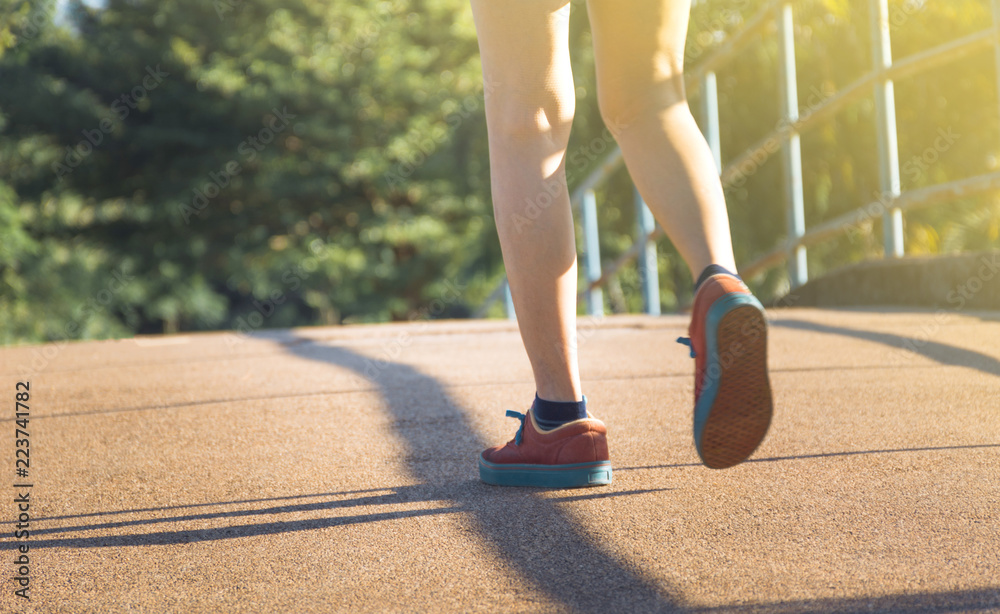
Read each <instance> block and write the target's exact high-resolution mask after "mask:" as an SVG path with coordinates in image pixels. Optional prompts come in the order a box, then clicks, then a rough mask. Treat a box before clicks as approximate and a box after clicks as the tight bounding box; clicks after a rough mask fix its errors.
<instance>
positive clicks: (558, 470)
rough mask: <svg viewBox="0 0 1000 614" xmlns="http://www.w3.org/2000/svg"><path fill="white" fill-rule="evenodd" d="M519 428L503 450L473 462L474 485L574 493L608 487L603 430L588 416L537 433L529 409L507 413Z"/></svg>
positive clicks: (494, 450)
mask: <svg viewBox="0 0 1000 614" xmlns="http://www.w3.org/2000/svg"><path fill="white" fill-rule="evenodd" d="M507 415H508V416H510V417H512V418H518V419H520V420H521V427H520V428H519V429H518V430H517V434H516V435H515V436H514V439H512V440H511V441H509V442H507V445H503V446H495V447H492V448H490V449H488V450H485V451H483V453H482V454H481V455H480V456H479V479H481V480H482V481H484V482H486V483H488V484H497V485H500V486H542V487H547V488H574V487H578V486H600V485H602V484H610V483H611V461H610V460H608V458H609V457H608V438H607V434H608V429H607V427H605V426H604V423H603V422H601V421H600V420H598V419H596V418H594V417H592V416H590V415H588V416H587V417H586V418H583V419H581V420H574V421H573V422H567V423H566V424H563V425H562V426H560V427H558V428H554V429H552V430H548V431H545V430H542V429H541V428H539V426H538V423H537V422H535V415H534V413H533V412H532V411H531V410H530V409H529V410H528V413H527V414H522V413H521V412H517V411H508V412H507Z"/></svg>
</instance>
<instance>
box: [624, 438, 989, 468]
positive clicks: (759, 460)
mask: <svg viewBox="0 0 1000 614" xmlns="http://www.w3.org/2000/svg"><path fill="white" fill-rule="evenodd" d="M979 448H1000V443H977V444H969V445H960V446H927V447H923V448H889V449H884V450H849V451H847V452H819V453H816V454H798V455H796V456H770V457H767V458H751V459H749V460H747V461H744V462H746V463H775V462H778V461H788V460H806V459H810V458H830V457H836V456H857V455H859V454H899V453H902V452H936V451H940V450H975V449H979ZM701 466H702V464H701V463H675V464H673V465H644V466H641V467H615V472H619V473H620V472H622V471H637V470H639V469H678V468H680V467H701Z"/></svg>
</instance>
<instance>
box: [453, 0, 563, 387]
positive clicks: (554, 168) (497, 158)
mask: <svg viewBox="0 0 1000 614" xmlns="http://www.w3.org/2000/svg"><path fill="white" fill-rule="evenodd" d="M472 9H473V14H474V16H475V21H476V30H477V32H478V35H479V49H480V55H481V57H482V63H483V80H484V81H485V83H486V88H487V92H488V95H487V97H486V121H487V126H488V131H489V141H490V173H491V178H492V190H493V209H494V214H495V216H496V224H497V232H498V234H499V236H500V246H501V249H502V251H503V259H504V264H505V266H506V269H507V278H508V280H509V281H510V288H511V294H512V296H513V298H514V308H515V310H516V311H517V317H518V325H519V327H520V330H521V338H522V340H523V341H524V347H525V350H527V353H528V358H529V360H530V361H531V368H532V370H533V372H534V375H535V386H536V390H537V392H538V395H539V396H540V397H542V398H543V399H547V400H550V401H580V400H581V398H582V395H581V391H580V376H579V369H578V366H577V356H576V279H577V271H576V239H575V233H574V229H573V218H572V212H571V210H570V202H569V194H568V190H567V188H566V175H565V157H566V147H567V144H568V142H569V132H570V125H571V123H572V121H573V112H574V110H575V92H574V88H573V74H572V71H571V67H570V61H569V49H568V37H569V32H568V30H569V2H568V0H472Z"/></svg>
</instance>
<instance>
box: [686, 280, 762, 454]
mask: <svg viewBox="0 0 1000 614" xmlns="http://www.w3.org/2000/svg"><path fill="white" fill-rule="evenodd" d="M747 307H749V308H752V309H753V310H755V311H756V312H758V314H759V315H758V314H753V316H754V317H755V318H759V320H760V322H761V323H763V322H764V321H765V319H764V308H763V307H762V306H761V304H760V302H759V301H758V300H757V299H756V298H755V297H754V296H753V295H749V294H736V293H734V294H730V295H727V296H724V297H723V298H720V299H719V300H718V301H716V302H715V303H714V304H713V305H712V306H711V307H710V308H709V310H708V315H707V318H706V321H705V349H706V357H705V358H706V362H705V378H706V379H705V381H704V383H703V388H702V391H701V395H700V396H699V398H698V402H697V403H696V404H695V410H694V440H695V447H696V448H697V450H698V455H699V456H700V457H701V458H702V461H703V462H704V463H705V464H706V465H708V466H710V467H715V468H723V467H727V466H732V465H733V464H736V463H739V462H742V461H743V460H745V458H746V457H747V456H749V455H750V453H752V451H753V450H754V449H755V448H756V447H757V445H758V444H759V443H760V441H761V440H762V439H763V437H764V434H765V433H766V432H767V429H768V426H769V424H770V415H771V411H772V409H771V401H770V384H769V382H768V377H767V366H766V325H765V333H764V335H763V336H762V337H761V336H758V337H754V338H752V339H751V340H750V341H748V342H747V347H743V348H742V349H743V350H744V351H747V352H749V353H750V354H762V355H763V356H765V358H764V359H763V360H764V361H765V362H764V364H762V365H752V364H750V363H746V362H745V361H743V359H742V358H741V357H740V356H739V354H733V355H728V356H727V360H726V361H722V360H720V352H719V328H720V326H721V325H722V324H723V320H724V319H725V318H726V316H728V315H729V314H732V313H733V312H734V311H736V310H737V309H743V308H747ZM745 313H746V312H744V314H745ZM734 317H737V316H736V314H734ZM737 321H739V320H737ZM730 322H732V320H730ZM761 338H762V339H763V341H762V343H764V344H765V346H764V349H763V351H758V352H752V351H750V350H751V347H750V346H751V344H752V343H754V342H756V341H758V340H759V339H761ZM733 347H735V346H733ZM727 353H730V350H729V349H727ZM724 362H725V363H728V364H724ZM748 370H749V371H752V372H753V373H755V375H754V377H753V378H752V379H753V381H755V382H756V384H757V385H756V387H757V388H759V389H760V390H755V389H754V387H753V386H752V387H751V388H748V389H743V388H742V386H741V387H740V388H733V385H734V384H733V383H732V382H730V383H729V384H728V386H729V388H728V391H729V392H728V393H727V396H728V397H729V399H727V402H728V403H731V401H732V393H733V392H734V391H735V392H736V393H738V394H741V395H743V394H746V396H747V397H748V402H751V403H752V399H753V398H754V393H760V394H765V395H766V403H764V402H758V403H757V407H750V408H749V410H748V412H749V413H750V414H751V415H750V416H747V415H742V416H734V415H733V412H732V411H731V409H730V408H727V411H728V412H729V413H728V415H725V417H721V416H720V417H719V418H718V419H717V420H716V421H715V425H716V427H722V428H723V429H725V428H726V427H727V426H728V425H727V424H720V423H719V420H722V421H723V422H731V423H732V424H733V425H734V428H736V429H737V431H739V427H740V426H742V425H741V421H742V423H744V424H748V425H749V427H748V428H745V429H743V430H742V432H737V433H735V434H734V435H733V444H734V450H733V451H732V456H731V457H730V458H725V459H720V458H718V453H717V452H713V454H710V455H709V454H706V451H705V449H704V447H703V444H704V439H705V437H704V434H705V425H706V424H707V423H708V422H709V420H710V419H712V418H713V415H712V414H713V409H715V405H716V400H717V398H718V396H719V390H720V386H721V385H722V384H723V381H724V380H726V379H727V377H733V378H734V379H737V380H738V379H739V377H737V376H734V375H732V374H733V373H738V372H742V373H746V372H747V371H748ZM742 373H740V374H742ZM742 413H744V414H746V413H747V412H742ZM723 456H730V455H729V454H723ZM710 457H714V458H710Z"/></svg>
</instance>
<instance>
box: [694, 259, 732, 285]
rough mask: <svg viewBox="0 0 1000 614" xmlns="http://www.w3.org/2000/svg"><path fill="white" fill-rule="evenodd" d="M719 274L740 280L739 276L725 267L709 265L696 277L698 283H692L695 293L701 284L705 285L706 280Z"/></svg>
mask: <svg viewBox="0 0 1000 614" xmlns="http://www.w3.org/2000/svg"><path fill="white" fill-rule="evenodd" d="M720 274H724V275H732V276H733V277H735V278H737V279H740V276H739V275H737V274H736V273H734V272H732V271H730V270H729V269H727V268H726V267H724V266H719V265H718V264H710V265H708V266H707V267H705V270H704V271H702V272H701V275H699V276H698V281H696V282H695V283H694V289H695V292H697V291H698V288H700V287H701V284H703V283H705V280H706V279H708V278H709V277H711V276H712V275H720Z"/></svg>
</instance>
